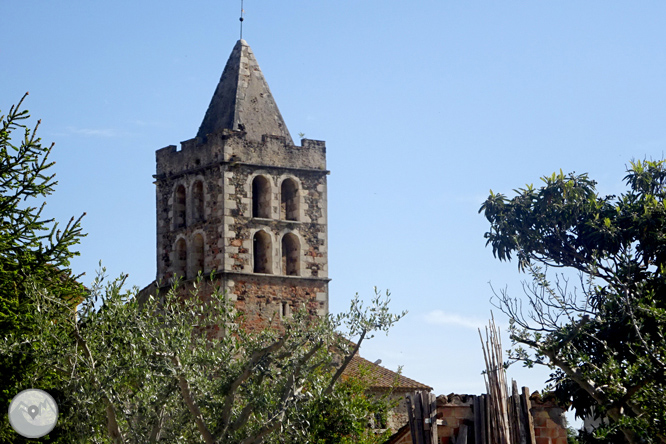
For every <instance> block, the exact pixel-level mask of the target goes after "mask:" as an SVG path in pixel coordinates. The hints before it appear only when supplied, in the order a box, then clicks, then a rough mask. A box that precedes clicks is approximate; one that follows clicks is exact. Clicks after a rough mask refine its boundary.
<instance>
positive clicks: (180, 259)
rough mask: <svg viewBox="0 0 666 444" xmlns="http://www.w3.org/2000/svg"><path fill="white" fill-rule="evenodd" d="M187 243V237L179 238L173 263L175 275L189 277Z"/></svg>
mask: <svg viewBox="0 0 666 444" xmlns="http://www.w3.org/2000/svg"><path fill="white" fill-rule="evenodd" d="M186 273H187V243H186V242H185V239H182V238H181V239H178V241H177V242H176V248H175V257H174V264H173V274H174V277H175V276H178V277H182V278H187V274H186Z"/></svg>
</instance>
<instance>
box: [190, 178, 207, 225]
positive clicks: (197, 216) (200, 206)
mask: <svg viewBox="0 0 666 444" xmlns="http://www.w3.org/2000/svg"><path fill="white" fill-rule="evenodd" d="M192 219H193V220H194V222H201V221H203V220H204V188H203V182H201V181H200V180H197V181H196V182H194V185H192Z"/></svg>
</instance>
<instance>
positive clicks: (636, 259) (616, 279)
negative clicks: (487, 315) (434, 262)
mask: <svg viewBox="0 0 666 444" xmlns="http://www.w3.org/2000/svg"><path fill="white" fill-rule="evenodd" d="M627 173H628V174H627V176H626V177H625V181H626V184H627V186H628V188H629V189H628V191H627V192H625V193H623V194H622V195H620V196H600V195H599V194H598V193H597V191H596V189H595V185H596V183H595V182H594V181H592V180H590V179H589V178H588V177H587V175H585V174H582V175H575V174H569V175H564V174H562V172H560V173H559V174H553V175H552V176H550V177H544V178H543V181H544V182H545V185H544V186H542V187H541V188H538V189H536V188H534V187H533V186H528V187H526V188H525V189H520V190H517V191H516V193H517V195H516V196H515V197H514V198H512V199H508V198H507V197H505V196H504V195H502V194H493V193H492V192H491V195H490V196H489V198H488V199H487V200H486V202H485V203H484V204H483V205H482V207H481V210H480V212H483V213H484V215H485V216H486V218H487V219H488V221H489V222H490V230H489V231H488V232H487V233H486V235H485V237H486V239H488V241H487V244H488V245H490V246H491V247H492V249H493V254H494V255H495V257H497V258H498V259H500V260H507V261H508V260H511V259H512V258H513V257H514V255H515V257H516V258H517V260H518V268H519V270H520V271H523V272H528V273H529V274H530V275H531V276H532V282H531V283H527V284H526V285H525V286H524V288H525V290H526V294H527V301H526V303H525V307H529V310H528V313H527V314H525V313H524V312H523V301H522V300H520V299H516V298H511V297H509V296H508V294H507V293H506V292H500V294H497V295H496V297H497V299H495V302H496V304H497V305H498V306H499V307H500V308H501V309H502V310H503V311H505V313H507V314H508V315H509V317H510V320H511V337H512V340H513V341H514V342H515V343H517V344H521V345H525V346H527V347H528V348H529V349H531V353H530V352H528V351H527V350H526V349H523V348H520V347H518V348H517V349H516V350H515V352H514V353H513V356H512V357H513V358H514V359H517V360H520V361H522V362H524V363H525V364H526V365H528V366H532V365H535V364H543V365H548V366H550V367H551V368H552V369H553V370H554V372H553V374H552V377H551V382H552V383H553V385H554V389H555V392H556V393H557V394H558V396H559V397H560V399H562V400H563V401H566V402H568V403H570V405H571V406H572V408H574V409H575V411H576V412H577V414H578V415H590V414H592V412H593V414H594V415H597V416H603V417H607V418H609V419H610V425H609V426H607V427H605V428H604V429H601V430H599V431H598V435H601V434H604V433H608V436H611V435H613V434H615V435H616V436H622V438H623V439H624V440H625V441H626V442H657V443H658V442H666V398H665V397H664V393H665V389H666V365H665V362H666V361H665V360H666V341H664V335H665V334H666V296H665V295H666V163H665V162H664V161H656V162H655V161H642V162H640V161H639V162H632V163H631V167H630V168H629V169H628V171H627ZM553 269H561V270H562V271H561V273H558V274H556V275H555V276H553V274H552V270H553ZM572 272H574V275H575V274H577V275H578V280H579V283H578V285H571V284H570V282H571V278H572V276H571V273H572ZM618 433H619V434H620V435H618Z"/></svg>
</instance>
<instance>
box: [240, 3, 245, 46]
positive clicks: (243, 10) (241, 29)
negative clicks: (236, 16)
mask: <svg viewBox="0 0 666 444" xmlns="http://www.w3.org/2000/svg"><path fill="white" fill-rule="evenodd" d="M244 12H245V9H243V0H241V16H240V39H241V40H243V20H244V19H243V13H244Z"/></svg>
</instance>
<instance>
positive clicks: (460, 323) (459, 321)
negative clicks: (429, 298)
mask: <svg viewBox="0 0 666 444" xmlns="http://www.w3.org/2000/svg"><path fill="white" fill-rule="evenodd" d="M424 318H425V321H426V323H428V324H431V325H452V326H455V327H465V328H471V329H474V330H476V329H478V328H480V329H481V330H483V328H484V327H485V326H486V325H488V320H487V319H479V318H474V317H469V316H461V315H459V314H457V313H445V312H444V311H442V310H433V311H431V312H430V313H427V314H426V315H425V316H424Z"/></svg>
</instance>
